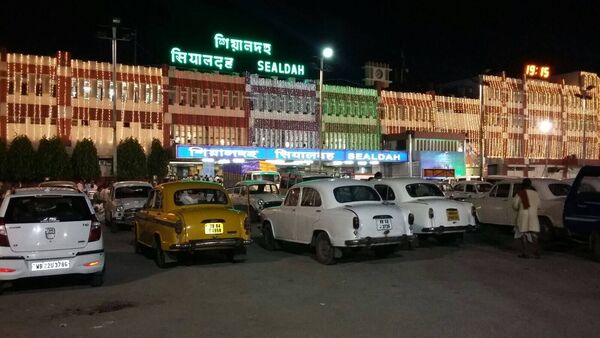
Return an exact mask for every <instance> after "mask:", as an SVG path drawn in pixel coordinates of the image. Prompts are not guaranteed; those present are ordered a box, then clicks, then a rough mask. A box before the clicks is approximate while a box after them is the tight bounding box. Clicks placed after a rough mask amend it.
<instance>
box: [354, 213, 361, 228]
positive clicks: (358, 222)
mask: <svg viewBox="0 0 600 338" xmlns="http://www.w3.org/2000/svg"><path fill="white" fill-rule="evenodd" d="M352 227H353V228H354V229H358V228H359V227H360V221H359V220H358V216H354V218H352Z"/></svg>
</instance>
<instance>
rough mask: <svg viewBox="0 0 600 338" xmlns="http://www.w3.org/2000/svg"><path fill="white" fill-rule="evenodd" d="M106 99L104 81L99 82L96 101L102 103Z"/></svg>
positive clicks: (97, 83)
mask: <svg viewBox="0 0 600 338" xmlns="http://www.w3.org/2000/svg"><path fill="white" fill-rule="evenodd" d="M103 97H104V81H102V80H98V81H97V82H96V99H97V100H99V101H101V100H102V98H103Z"/></svg>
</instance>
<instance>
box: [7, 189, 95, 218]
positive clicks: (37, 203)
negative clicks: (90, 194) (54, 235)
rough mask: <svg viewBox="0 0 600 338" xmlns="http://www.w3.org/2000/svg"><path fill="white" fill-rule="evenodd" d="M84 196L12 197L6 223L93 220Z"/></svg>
mask: <svg viewBox="0 0 600 338" xmlns="http://www.w3.org/2000/svg"><path fill="white" fill-rule="evenodd" d="M91 219H92V213H91V212H90V208H89V207H88V205H87V203H86V201H85V197H83V196H27V197H12V198H11V199H10V202H9V204H8V207H7V208H6V214H5V215H4V221H5V222H6V223H44V222H75V221H84V220H91Z"/></svg>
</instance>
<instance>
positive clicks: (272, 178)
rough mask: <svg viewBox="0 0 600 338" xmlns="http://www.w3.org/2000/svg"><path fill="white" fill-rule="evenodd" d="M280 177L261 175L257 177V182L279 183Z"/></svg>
mask: <svg viewBox="0 0 600 338" xmlns="http://www.w3.org/2000/svg"><path fill="white" fill-rule="evenodd" d="M279 178H280V176H279V175H278V174H260V175H257V176H256V177H255V179H257V180H262V181H269V182H275V183H279Z"/></svg>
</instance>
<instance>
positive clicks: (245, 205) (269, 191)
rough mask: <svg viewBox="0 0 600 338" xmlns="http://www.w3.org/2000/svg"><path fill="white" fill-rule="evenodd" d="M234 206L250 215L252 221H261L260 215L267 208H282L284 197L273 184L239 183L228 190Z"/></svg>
mask: <svg viewBox="0 0 600 338" xmlns="http://www.w3.org/2000/svg"><path fill="white" fill-rule="evenodd" d="M228 192H229V197H231V200H232V202H233V206H234V207H235V208H236V209H238V210H241V211H245V212H247V213H248V216H249V217H250V220H251V221H253V222H254V221H258V220H259V213H260V211H261V210H263V209H265V208H271V207H277V206H280V205H281V203H282V202H283V197H281V195H279V188H277V185H275V183H273V182H269V181H262V180H250V181H241V182H238V183H237V184H236V185H235V186H234V187H233V188H229V189H228Z"/></svg>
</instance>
